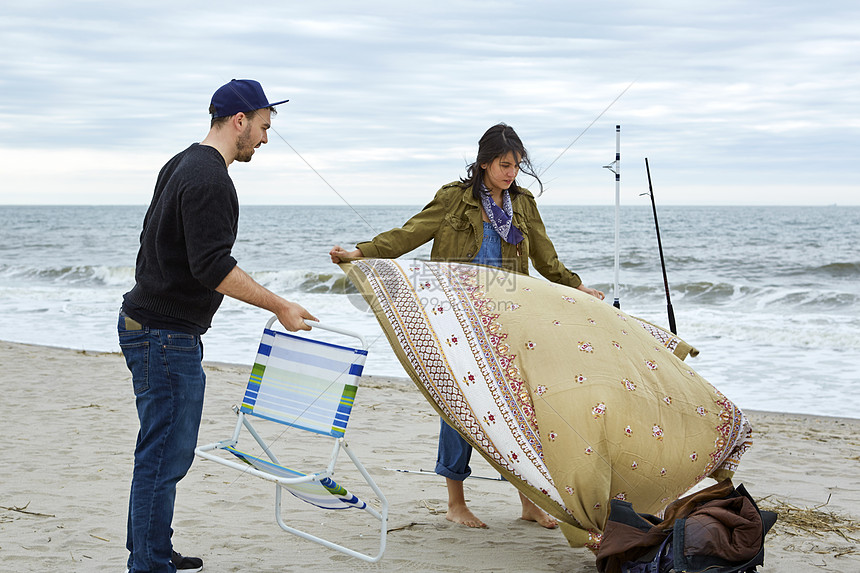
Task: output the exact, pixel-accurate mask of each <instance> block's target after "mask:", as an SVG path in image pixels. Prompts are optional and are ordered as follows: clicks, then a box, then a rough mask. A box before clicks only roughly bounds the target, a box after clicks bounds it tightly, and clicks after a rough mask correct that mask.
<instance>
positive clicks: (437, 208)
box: [329, 123, 604, 528]
mask: <svg viewBox="0 0 860 573" xmlns="http://www.w3.org/2000/svg"><path fill="white" fill-rule="evenodd" d="M520 171H523V172H524V173H526V174H528V175H530V176H532V177H534V178H535V179H536V180H537V182H538V185H539V186H540V187H541V191H543V185H542V184H541V183H540V179H538V177H537V175H536V174H535V173H534V169H533V168H532V166H531V163H530V161H529V158H528V154H527V152H526V149H525V147H524V146H523V143H522V141H521V140H520V138H519V136H517V134H516V132H515V131H514V129H513V128H512V127H510V126H508V125H505V124H503V123H500V124H498V125H494V126H493V127H491V128H490V129H488V130H487V131H486V133H484V135H483V136H482V137H481V139H480V141H479V142H478V155H477V157H476V159H475V162H474V163H472V164H471V165H470V166H469V167H468V169H467V172H466V178H465V179H461V180H460V181H456V182H454V183H449V184H448V185H445V186H443V187H442V188H441V189H440V190H439V191H438V192H437V193H436V196H435V197H434V198H433V200H432V201H431V202H430V203H428V204H427V206H426V207H424V209H423V210H422V211H421V212H420V213H418V214H417V215H415V216H414V217H412V218H411V219H409V220H408V221H407V222H406V223H405V224H404V225H403V227H401V228H398V229H392V230H390V231H386V232H384V233H381V234H379V235H377V236H376V237H374V238H373V239H372V240H371V241H367V242H363V243H359V244H358V245H357V248H356V249H355V250H353V251H346V250H345V249H343V248H342V247H340V246H339V245H338V246H335V247H334V248H333V249H332V250H331V252H330V253H329V254H330V256H331V260H332V262H334V263H340V262H346V261H350V260H353V259H356V258H360V257H369V258H397V257H399V256H401V255H403V254H405V253H408V252H409V251H412V250H413V249H415V248H417V247H419V246H421V245H423V244H424V243H426V242H427V241H429V240H431V239H432V240H433V247H432V249H431V253H430V257H431V259H432V260H434V261H465V262H471V263H475V264H481V265H486V266H490V267H496V268H501V269H504V270H507V271H514V272H518V273H522V274H528V270H529V259H531V261H532V264H534V267H535V269H536V270H537V271H538V272H539V273H540V274H541V275H543V276H544V277H545V278H546V279H548V280H550V281H552V282H554V283H559V284H563V285H566V286H569V287H573V288H576V289H579V290H581V291H583V292H585V293H587V294H590V295H592V296H595V297H597V298H599V299H601V300H602V299H603V298H604V295H603V293H602V292H601V291H599V290H596V289H592V288H588V287H586V286H585V285H583V284H582V281H581V280H580V278H579V276H578V275H577V274H576V273H573V272H571V271H570V270H568V269H567V268H566V267H565V266H564V265H563V264H562V263H561V261H559V260H558V255H557V254H556V251H555V247H554V246H553V244H552V241H550V239H549V237H548V236H547V234H546V229H545V228H544V225H543V221H542V220H541V217H540V214H539V213H538V209H537V204H536V203H535V199H534V196H533V195H532V194H531V193H530V192H529V191H528V190H526V189H524V188H522V187H519V186H518V185H517V183H516V176H517V174H518V173H519V172H520ZM471 452H472V448H471V446H470V445H469V444H468V443H467V442H466V441H465V440H464V439H463V438H462V437H461V436H460V434H458V433H457V432H456V430H454V429H452V428H451V427H450V426H448V425H447V424H446V423H445V422H444V421H443V422H442V424H441V429H440V431H439V454H438V460H437V464H436V473H437V474H439V475H442V476H445V479H446V484H447V487H448V513H447V515H446V518H447V519H448V520H449V521H453V522H455V523H460V524H463V525H467V526H469V527H486V524H485V523H484V522H483V521H481V520H480V519H478V518H477V517H476V516H475V515H474V514H473V513H472V511H471V510H470V509H469V507H468V506H467V504H466V500H465V496H464V492H463V481H464V480H465V479H466V478H467V477H468V476H469V474H470V473H471V469H470V468H469V459H470V456H471ZM520 501H521V502H522V506H523V512H522V518H523V519H525V520H527V521H536V522H538V523H539V524H540V525H542V526H544V527H547V528H553V527H556V526H557V522H556V521H555V520H554V519H553V518H551V517H550V516H548V515H547V514H545V513H544V512H543V511H542V510H541V509H540V508H538V507H537V506H536V505H534V504H533V503H532V502H531V501H530V500H529V499H528V498H527V497H525V496H524V495H523V494H522V493H520Z"/></svg>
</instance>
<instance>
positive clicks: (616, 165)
mask: <svg viewBox="0 0 860 573" xmlns="http://www.w3.org/2000/svg"><path fill="white" fill-rule="evenodd" d="M603 168H604V169H609V170H610V171H612V172H613V173H614V174H615V300H614V301H613V302H612V306H614V307H615V308H621V300H620V299H619V295H618V275H619V268H620V264H619V259H620V255H619V253H620V246H619V241H618V238H619V235H620V231H619V229H620V228H621V215H620V207H621V126H620V125H616V126H615V161H613V162H612V163H610V164H609V165H604V166H603Z"/></svg>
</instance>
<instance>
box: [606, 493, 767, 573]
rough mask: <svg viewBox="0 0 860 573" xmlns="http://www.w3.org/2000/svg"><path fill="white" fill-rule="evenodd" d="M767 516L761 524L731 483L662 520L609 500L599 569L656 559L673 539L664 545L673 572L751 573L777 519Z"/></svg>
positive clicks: (613, 571) (683, 502) (610, 572)
mask: <svg viewBox="0 0 860 573" xmlns="http://www.w3.org/2000/svg"><path fill="white" fill-rule="evenodd" d="M765 513H766V514H768V515H766V516H765V517H766V520H763V518H762V517H763V516H762V513H761V512H759V509H758V507H756V505H755V502H754V501H753V500H752V497H750V496H749V494H748V493H747V492H746V490H745V489H744V487H743V486H742V485H741V486H739V487H738V489H735V487H734V486H733V485H732V482H731V480H724V481H722V482H720V483H718V484H715V485H713V486H711V487H709V488H707V489H704V490H702V491H699V492H697V493H694V494H692V495H689V496H687V497H684V498H681V499H679V500H677V501H675V502H674V503H672V504H670V505H669V507H667V508H666V511H665V517H664V519H663V520H662V521H660V520H658V519H657V518H655V517H654V516H651V515H640V514H637V513H635V512H634V511H633V508H632V506H631V505H630V504H629V503H626V502H621V501H618V500H612V502H611V512H610V515H609V521H608V522H607V525H606V529H605V531H604V534H603V540H602V542H601V544H600V549H599V550H598V552H597V569H598V571H600V572H601V573H620V572H621V571H622V570H623V569H622V566H624V565H625V564H626V565H627V566H628V567H630V564H631V562H633V563H639V564H641V563H643V562H649V561H652V560H653V559H655V557H656V558H657V559H659V558H660V556H659V555H657V552H658V551H661V550H662V548H663V542H664V541H665V540H666V539H667V538H668V537H669V536H670V535H671V536H672V537H673V538H672V539H669V541H668V543H669V544H671V547H670V548H669V549H671V550H672V553H673V555H672V561H673V562H674V567H675V570H677V571H690V572H694V571H706V570H707V571H709V572H714V573H718V572H721V571H726V572H728V571H747V570H748V569H749V570H754V569H755V565H757V564H761V562H763V557H764V554H763V547H764V535H765V533H766V532H767V530H768V529H770V526H771V525H773V521H775V520H776V515H775V514H772V513H769V512H765ZM765 521H767V523H765ZM666 552H667V551H664V553H666ZM751 561H757V562H758V563H755V562H751ZM632 570H634V571H636V570H639V569H636V568H634V569H632ZM641 570H642V571H645V570H646V569H641ZM660 570H662V569H660Z"/></svg>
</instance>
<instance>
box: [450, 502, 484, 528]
mask: <svg viewBox="0 0 860 573" xmlns="http://www.w3.org/2000/svg"><path fill="white" fill-rule="evenodd" d="M445 519H447V520H448V521H453V522H454V523H459V524H460V525H465V526H466V527H480V528H486V527H487V524H486V523H484V522H483V521H481V520H480V519H478V518H477V517H475V514H474V513H472V510H471V509H469V508H468V506H466V505H456V506H449V507H448V513H446V514H445Z"/></svg>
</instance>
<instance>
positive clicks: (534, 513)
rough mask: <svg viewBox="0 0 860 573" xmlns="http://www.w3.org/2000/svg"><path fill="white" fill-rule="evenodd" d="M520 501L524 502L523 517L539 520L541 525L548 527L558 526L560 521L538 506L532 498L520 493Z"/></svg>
mask: <svg viewBox="0 0 860 573" xmlns="http://www.w3.org/2000/svg"><path fill="white" fill-rule="evenodd" d="M520 501H522V504H523V516H522V519H524V520H526V521H534V522H537V524H538V525H540V526H541V527H546V528H547V529H555V528H556V527H558V522H557V521H556V520H555V519H553V518H552V517H550V516H549V515H547V514H546V513H544V511H543V510H542V509H541V508H539V507H538V506H536V505H535V504H534V503H533V502H532V500H530V499H529V498H527V497H526V496H524V495H523V494H520Z"/></svg>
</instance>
